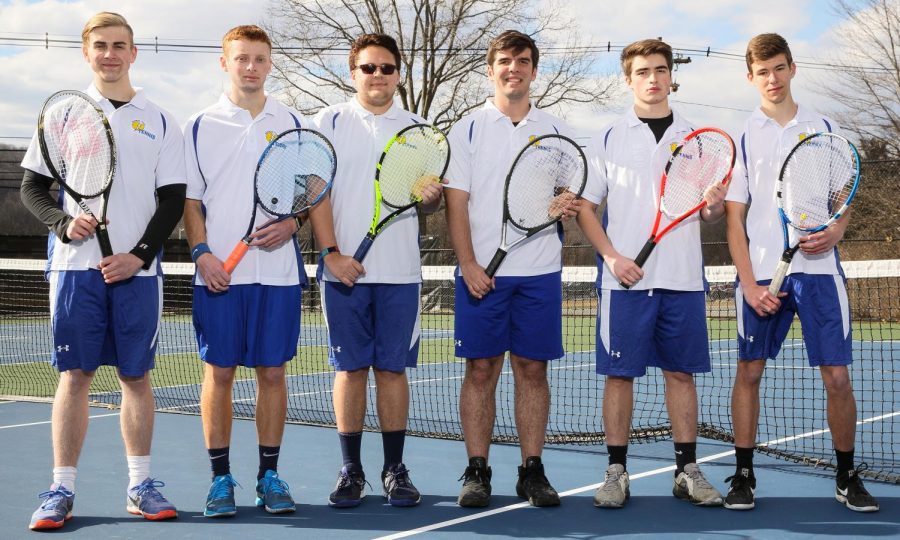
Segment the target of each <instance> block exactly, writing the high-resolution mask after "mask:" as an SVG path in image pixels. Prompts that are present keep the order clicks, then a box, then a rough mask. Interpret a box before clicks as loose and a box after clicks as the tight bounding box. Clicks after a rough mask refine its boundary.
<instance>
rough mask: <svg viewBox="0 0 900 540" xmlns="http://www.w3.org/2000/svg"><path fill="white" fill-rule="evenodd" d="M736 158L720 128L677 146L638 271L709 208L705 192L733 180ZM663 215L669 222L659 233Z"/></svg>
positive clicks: (693, 134) (698, 133) (694, 135)
mask: <svg viewBox="0 0 900 540" xmlns="http://www.w3.org/2000/svg"><path fill="white" fill-rule="evenodd" d="M734 157H735V150H734V141H733V140H731V137H729V136H728V134H727V133H725V132H724V131H722V130H721V129H715V128H703V129H698V130H696V131H693V132H691V133H689V134H688V135H687V136H686V137H685V138H684V139H683V140H682V141H681V144H679V145H678V146H676V147H675V149H674V150H673V151H672V157H670V158H669V162H668V163H666V168H665V170H663V174H662V178H661V179H660V181H659V197H658V200H657V202H656V219H655V220H654V222H653V231H652V232H651V233H650V238H649V239H648V240H647V243H646V244H644V247H643V248H641V251H640V252H639V253H638V254H637V257H635V258H634V264H636V265H637V266H638V267H639V268H640V267H642V266H644V263H645V262H647V259H648V258H649V257H650V254H651V253H653V249H654V248H655V247H656V245H657V244H658V243H659V241H660V240H661V239H662V237H663V236H665V235H666V234H667V233H668V232H669V231H671V230H672V229H674V228H675V227H676V226H677V225H678V224H679V223H681V222H682V221H684V220H685V219H687V218H688V217H690V216H692V215H693V214H695V213H696V212H699V211H700V210H701V209H702V208H703V207H704V206H706V201H704V200H703V193H704V192H706V190H707V189H708V188H709V187H710V186H712V185H715V184H716V183H722V184H725V183H727V182H728V180H730V178H731V169H732V168H733V167H734ZM663 215H665V216H666V218H667V219H668V220H669V223H668V225H666V226H665V227H663V229H662V230H660V229H659V227H660V224H661V223H662V216H663ZM619 284H620V285H622V286H623V287H625V288H626V289H627V288H629V285H626V284H624V283H621V282H620V283H619Z"/></svg>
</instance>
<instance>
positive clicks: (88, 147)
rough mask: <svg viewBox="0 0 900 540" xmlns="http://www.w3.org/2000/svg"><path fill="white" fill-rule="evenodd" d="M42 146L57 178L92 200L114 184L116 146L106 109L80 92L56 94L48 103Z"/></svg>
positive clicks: (40, 126) (40, 123)
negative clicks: (104, 111)
mask: <svg viewBox="0 0 900 540" xmlns="http://www.w3.org/2000/svg"><path fill="white" fill-rule="evenodd" d="M38 144H39V146H40V149H41V156H42V157H43V158H44V163H45V164H46V165H47V168H48V169H49V170H50V173H51V175H52V176H53V178H54V179H55V180H56V181H57V182H59V183H60V184H62V185H63V186H64V187H65V188H66V189H68V190H69V191H72V192H74V193H76V194H78V195H80V196H81V197H83V198H86V199H89V198H93V197H97V196H99V195H100V194H102V193H103V192H104V191H106V189H107V188H108V187H109V185H110V183H111V182H112V180H113V176H114V173H115V169H116V150H115V148H116V145H115V140H114V138H113V133H112V128H110V126H109V121H108V120H107V119H106V115H105V114H104V113H103V109H101V108H100V106H99V105H98V104H97V103H96V102H95V101H94V100H93V99H91V97H90V96H88V95H87V94H85V93H83V92H78V91H77V90H62V91H60V92H56V93H55V94H53V95H52V96H50V97H49V98H47V100H46V101H45V102H44V106H43V107H42V108H41V115H40V118H39V119H38Z"/></svg>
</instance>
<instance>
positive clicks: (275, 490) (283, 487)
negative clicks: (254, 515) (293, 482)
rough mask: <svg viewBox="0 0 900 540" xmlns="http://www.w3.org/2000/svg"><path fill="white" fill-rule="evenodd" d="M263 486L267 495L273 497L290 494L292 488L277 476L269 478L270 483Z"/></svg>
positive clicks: (267, 482)
mask: <svg viewBox="0 0 900 540" xmlns="http://www.w3.org/2000/svg"><path fill="white" fill-rule="evenodd" d="M263 486H264V488H265V492H266V493H271V494H273V495H289V494H290V487H289V486H288V485H287V482H285V481H284V480H282V479H281V478H278V477H277V476H271V477H269V479H268V481H266V482H264V483H263Z"/></svg>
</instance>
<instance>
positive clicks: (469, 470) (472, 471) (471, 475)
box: [456, 465, 488, 485]
mask: <svg viewBox="0 0 900 540" xmlns="http://www.w3.org/2000/svg"><path fill="white" fill-rule="evenodd" d="M487 479H488V477H487V469H485V468H483V467H476V466H474V465H469V466H468V467H466V470H465V471H464V472H463V473H462V476H460V477H459V478H457V480H456V481H457V482H458V481H460V480H463V485H466V484H468V483H470V482H476V481H477V482H479V483H484V482H486V481H487Z"/></svg>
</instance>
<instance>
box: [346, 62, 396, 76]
mask: <svg viewBox="0 0 900 540" xmlns="http://www.w3.org/2000/svg"><path fill="white" fill-rule="evenodd" d="M356 67H357V69H359V70H360V71H362V72H363V73H365V74H366V75H374V74H375V71H376V70H378V69H380V70H381V74H382V75H393V74H394V72H395V71H397V66H395V65H394V64H360V65H358V66H356Z"/></svg>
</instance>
